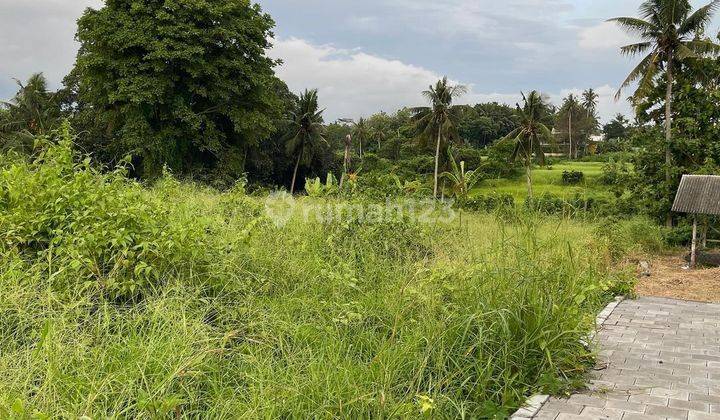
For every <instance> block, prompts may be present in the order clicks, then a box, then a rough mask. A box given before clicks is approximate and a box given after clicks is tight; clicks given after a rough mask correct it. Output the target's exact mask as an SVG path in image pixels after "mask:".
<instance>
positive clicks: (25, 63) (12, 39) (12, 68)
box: [0, 0, 102, 97]
mask: <svg viewBox="0 0 720 420" xmlns="http://www.w3.org/2000/svg"><path fill="white" fill-rule="evenodd" d="M100 5H102V1H101V0H72V1H67V0H31V1H27V0H24V1H18V0H0V10H2V18H0V97H3V96H4V97H8V96H10V95H12V94H13V93H14V91H15V84H14V82H13V81H12V80H11V79H12V78H18V79H26V78H27V77H28V76H30V75H31V74H32V73H36V72H44V73H45V76H46V77H47V78H48V81H49V82H50V84H51V85H52V87H58V86H59V85H60V82H61V81H62V78H63V77H64V76H65V75H66V74H67V73H68V72H69V71H70V69H71V68H72V65H73V63H74V61H75V53H76V52H77V48H78V46H77V43H76V42H75V41H74V35H75V30H76V24H75V21H76V20H77V18H78V17H80V15H81V14H82V12H83V10H85V8H87V7H99V6H100Z"/></svg>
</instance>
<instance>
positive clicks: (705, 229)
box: [700, 216, 710, 249]
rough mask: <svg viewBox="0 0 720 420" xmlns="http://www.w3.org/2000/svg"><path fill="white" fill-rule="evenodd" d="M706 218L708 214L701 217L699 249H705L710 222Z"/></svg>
mask: <svg viewBox="0 0 720 420" xmlns="http://www.w3.org/2000/svg"><path fill="white" fill-rule="evenodd" d="M708 219H709V217H708V216H705V217H703V227H702V234H701V235H700V249H707V236H708V225H709V224H710V221H709V220H708Z"/></svg>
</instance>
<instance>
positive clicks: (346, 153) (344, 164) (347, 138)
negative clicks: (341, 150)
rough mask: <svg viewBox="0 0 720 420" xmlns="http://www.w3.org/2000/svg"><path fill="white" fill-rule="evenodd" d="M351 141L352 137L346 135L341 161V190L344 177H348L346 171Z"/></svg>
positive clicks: (348, 167) (348, 163) (348, 168)
mask: <svg viewBox="0 0 720 420" xmlns="http://www.w3.org/2000/svg"><path fill="white" fill-rule="evenodd" d="M351 139H352V137H350V134H348V135H347V137H346V139H345V159H344V160H343V174H342V176H341V177H340V189H341V190H342V187H343V183H344V181H345V177H346V176H347V175H348V171H349V170H350V144H351V143H352V140H351Z"/></svg>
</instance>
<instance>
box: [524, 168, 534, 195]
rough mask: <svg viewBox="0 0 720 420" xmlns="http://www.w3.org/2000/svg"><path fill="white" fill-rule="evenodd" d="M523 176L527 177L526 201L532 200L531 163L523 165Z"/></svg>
mask: <svg viewBox="0 0 720 420" xmlns="http://www.w3.org/2000/svg"><path fill="white" fill-rule="evenodd" d="M525 176H526V177H527V192H528V199H529V200H532V199H533V188H532V162H530V161H528V162H527V163H526V164H525Z"/></svg>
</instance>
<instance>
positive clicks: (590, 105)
mask: <svg viewBox="0 0 720 420" xmlns="http://www.w3.org/2000/svg"><path fill="white" fill-rule="evenodd" d="M598 99H600V95H598V94H597V92H595V89H592V88H590V89H588V90H586V91H585V92H583V94H582V106H583V108H585V110H586V111H587V116H588V118H590V116H592V115H595V112H596V111H597V106H598Z"/></svg>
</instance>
